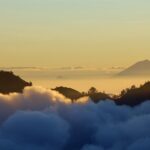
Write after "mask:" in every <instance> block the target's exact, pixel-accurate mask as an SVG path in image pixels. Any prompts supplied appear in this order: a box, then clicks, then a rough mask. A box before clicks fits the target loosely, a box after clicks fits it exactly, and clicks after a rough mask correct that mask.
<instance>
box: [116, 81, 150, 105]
mask: <svg viewBox="0 0 150 150" xmlns="http://www.w3.org/2000/svg"><path fill="white" fill-rule="evenodd" d="M149 100H150V82H149V81H148V82H146V83H145V84H143V85H141V86H140V87H135V86H134V85H133V86H132V87H131V88H127V89H125V90H123V91H122V92H121V95H120V97H119V98H118V99H116V100H115V102H116V104H118V105H128V106H132V107H133V106H137V105H139V104H141V103H143V102H145V101H149Z"/></svg>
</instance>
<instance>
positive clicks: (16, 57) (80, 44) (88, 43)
mask: <svg viewBox="0 0 150 150" xmlns="http://www.w3.org/2000/svg"><path fill="white" fill-rule="evenodd" d="M149 6H150V1H149V0H13V1H12V0H0V20H1V22H0V52H1V55H0V60H1V62H0V66H4V67H7V66H40V67H46V66H48V67H57V66H95V67H106V66H128V65H130V64H131V63H134V62H136V61H139V60H142V59H148V58H150V44H149V39H150V9H149Z"/></svg>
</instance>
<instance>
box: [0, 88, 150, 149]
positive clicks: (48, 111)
mask: <svg viewBox="0 0 150 150" xmlns="http://www.w3.org/2000/svg"><path fill="white" fill-rule="evenodd" d="M0 150H150V101H147V102H145V103H143V104H142V105H139V106H137V107H134V108H131V107H128V106H117V105H116V104H115V103H114V102H113V101H111V100H107V101H101V102H100V103H98V104H94V103H93V102H92V101H91V100H90V99H89V98H88V97H85V98H82V99H79V100H78V101H77V102H76V103H71V100H69V99H67V98H65V97H64V96H62V95H61V94H59V93H57V92H55V91H51V90H48V89H44V88H41V87H27V88H25V89H24V92H23V94H17V93H13V94H10V95H2V94H0Z"/></svg>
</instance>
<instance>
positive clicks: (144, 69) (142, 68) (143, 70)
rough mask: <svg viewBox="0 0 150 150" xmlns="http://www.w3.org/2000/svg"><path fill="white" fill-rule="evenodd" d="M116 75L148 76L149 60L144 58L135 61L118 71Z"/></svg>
mask: <svg viewBox="0 0 150 150" xmlns="http://www.w3.org/2000/svg"><path fill="white" fill-rule="evenodd" d="M117 76H120V77H121V76H122V77H123V76H127V77H128V76H129V77H130V76H150V61H149V60H144V61H140V62H137V63H135V64H133V65H132V66H130V67H129V68H127V69H125V70H123V71H122V72H120V73H118V74H117Z"/></svg>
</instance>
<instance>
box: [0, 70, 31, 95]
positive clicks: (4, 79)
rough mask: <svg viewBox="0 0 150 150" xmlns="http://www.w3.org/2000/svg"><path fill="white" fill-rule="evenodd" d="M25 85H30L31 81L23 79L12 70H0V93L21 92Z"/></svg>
mask: <svg viewBox="0 0 150 150" xmlns="http://www.w3.org/2000/svg"><path fill="white" fill-rule="evenodd" d="M26 86H32V83H31V82H26V81H24V80H23V79H21V78H20V77H19V76H16V75H14V74H13V72H8V71H0V93H3V94H9V93H12V92H18V93H21V92H22V91H23V89H24V88H25V87H26Z"/></svg>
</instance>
